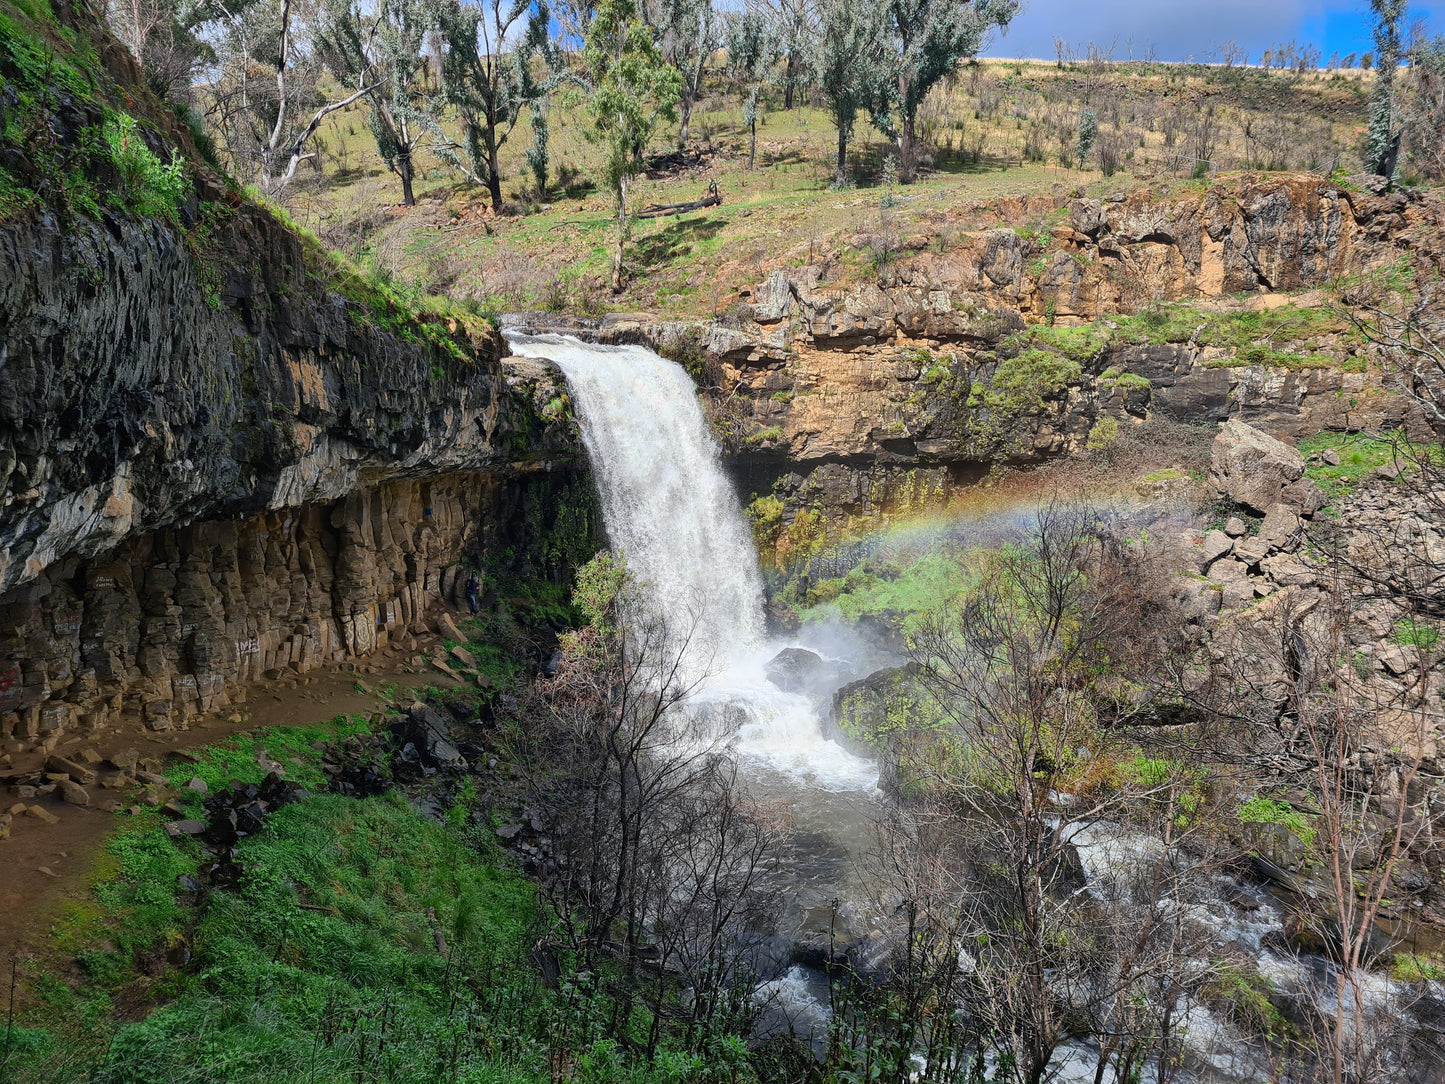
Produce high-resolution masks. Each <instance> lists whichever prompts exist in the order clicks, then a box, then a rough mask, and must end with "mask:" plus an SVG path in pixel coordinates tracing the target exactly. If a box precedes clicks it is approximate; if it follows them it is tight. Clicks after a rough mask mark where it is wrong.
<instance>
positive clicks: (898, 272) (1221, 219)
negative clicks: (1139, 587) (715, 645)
mask: <svg viewBox="0 0 1445 1084" xmlns="http://www.w3.org/2000/svg"><path fill="white" fill-rule="evenodd" d="M925 218H926V221H925V222H923V223H921V224H920V227H919V232H917V233H916V234H913V235H900V236H899V237H898V238H897V239H896V252H894V253H893V254H892V255H890V256H889V257H888V258H887V260H886V261H885V262H882V263H880V265H879V266H878V267H877V270H876V274H875V275H873V276H871V278H870V279H869V280H867V281H864V282H863V283H861V284H853V285H832V284H830V282H829V281H828V275H829V268H828V266H827V261H828V260H830V259H832V258H833V257H835V256H838V255H839V254H838V253H824V254H822V256H821V257H820V258H819V259H818V260H816V261H815V262H812V263H807V264H803V265H788V266H782V267H778V268H777V269H775V270H774V271H772V273H771V274H770V275H769V277H768V278H767V279H766V280H765V281H764V282H762V283H761V284H759V285H758V286H757V287H756V288H755V289H753V290H751V291H749V292H747V293H746V294H745V296H744V297H742V298H740V299H739V302H738V303H737V304H736V305H735V306H734V307H733V309H732V310H730V312H729V313H728V314H726V315H725V316H724V317H722V318H719V319H717V320H713V321H708V322H695V321H665V320H656V319H653V318H651V317H648V316H645V315H613V316H609V317H605V318H603V319H601V320H595V321H571V322H570V324H569V326H570V327H572V328H574V329H576V330H577V331H578V332H579V333H581V334H584V335H590V336H593V337H596V338H598V339H600V340H601V341H608V342H646V343H649V344H651V345H653V346H654V347H656V348H657V349H659V350H660V351H662V352H663V353H665V354H668V355H669V356H672V357H675V358H677V359H678V360H680V361H682V362H684V363H685V364H687V365H688V366H689V368H690V369H691V370H692V371H693V372H694V374H695V375H696V376H697V378H698V382H699V384H700V385H701V386H702V387H703V389H704V393H705V396H706V399H707V401H708V403H709V406H710V409H711V411H712V413H713V416H714V418H715V420H716V422H717V428H718V431H719V434H720V436H721V438H722V440H723V441H724V443H725V445H726V449H727V453H728V456H729V459H730V461H731V462H732V463H733V465H734V470H735V473H736V475H737V477H738V478H739V481H740V487H741V488H742V490H743V494H744V497H745V499H746V498H747V496H748V495H749V494H752V495H754V496H758V495H761V496H764V497H766V498H768V501H772V502H776V503H775V504H773V505H770V506H769V514H770V515H771V514H773V512H772V510H773V509H776V510H777V514H776V524H775V528H776V529H775V531H774V538H775V540H776V543H777V546H778V551H779V552H778V556H779V558H780V559H781V558H782V557H783V555H784V554H785V553H786V552H787V551H788V548H789V546H790V545H791V544H793V543H796V542H798V541H800V540H802V539H805V538H806V537H807V536H809V535H810V534H816V532H817V531H818V530H820V529H825V527H844V528H847V527H850V526H857V525H862V526H866V525H867V524H869V523H877V522H878V521H880V520H883V519H886V518H887V517H889V516H892V515H898V514H907V513H911V512H916V511H920V510H922V509H925V508H927V507H929V506H931V505H937V504H941V503H943V502H946V501H947V500H948V499H949V498H950V497H951V496H952V495H954V494H956V493H958V492H960V491H961V490H963V489H964V488H966V487H969V486H972V485H974V484H975V483H976V482H977V481H978V480H979V479H980V478H982V477H983V476H985V475H986V474H987V473H988V471H989V470H990V469H991V468H992V467H993V466H994V465H995V464H1000V463H1004V464H1027V463H1039V462H1043V461H1045V460H1047V459H1050V458H1052V457H1056V456H1061V455H1067V454H1077V453H1081V452H1083V451H1084V450H1085V448H1086V446H1087V445H1088V443H1089V439H1090V435H1091V433H1096V434H1103V435H1107V433H1108V432H1109V431H1110V429H1109V427H1110V426H1112V427H1116V430H1117V431H1122V432H1129V431H1132V430H1135V429H1138V428H1140V427H1141V426H1143V425H1144V424H1145V423H1146V422H1148V421H1149V420H1150V419H1151V418H1155V417H1166V418H1171V419H1175V420H1180V421H1186V422H1194V423H1204V424H1212V423H1217V422H1222V421H1224V420H1225V419H1226V418H1230V417H1235V418H1239V419H1242V420H1244V421H1246V422H1248V423H1249V424H1251V425H1257V426H1260V427H1261V428H1264V429H1266V430H1268V431H1269V432H1271V433H1275V434H1278V435H1281V436H1284V437H1286V438H1297V437H1301V436H1305V435H1309V434H1312V433H1314V432H1317V431H1319V430H1321V429H1345V428H1361V427H1367V428H1393V427H1396V426H1398V425H1400V424H1402V423H1405V422H1408V421H1413V422H1414V423H1416V424H1418V421H1419V419H1418V418H1413V419H1412V418H1411V415H1410V412H1409V410H1408V408H1407V406H1406V404H1405V402H1404V400H1403V399H1401V398H1400V397H1398V396H1395V395H1393V394H1391V388H1390V387H1389V386H1388V384H1389V382H1388V381H1387V380H1386V379H1385V377H1384V372H1383V367H1382V365H1381V362H1380V357H1379V355H1378V352H1377V351H1376V350H1375V348H1374V347H1373V346H1372V345H1370V344H1369V343H1367V342H1365V341H1363V340H1362V339H1360V338H1359V336H1358V335H1356V334H1355V333H1354V329H1353V328H1352V327H1351V326H1350V324H1349V322H1348V320H1347V319H1346V318H1344V317H1343V316H1342V315H1341V316H1338V317H1334V318H1332V317H1331V316H1330V314H1329V306H1330V304H1331V303H1330V301H1329V299H1328V297H1327V296H1326V295H1325V294H1323V293H1321V292H1320V288H1321V287H1325V286H1327V285H1331V284H1338V283H1340V282H1344V281H1348V280H1352V279H1354V280H1362V279H1366V278H1369V277H1370V276H1383V275H1388V274H1389V273H1390V272H1391V270H1392V269H1398V268H1400V267H1402V266H1404V265H1406V264H1410V263H1413V264H1415V265H1417V266H1419V267H1423V268H1428V267H1430V266H1438V265H1439V262H1440V259H1441V254H1442V251H1445V246H1442V242H1441V236H1442V223H1445V205H1442V201H1441V200H1440V198H1439V197H1438V196H1434V195H1429V196H1422V195H1420V194H1418V193H1411V194H1405V193H1393V194H1390V195H1386V196H1376V195H1370V194H1368V193H1365V192H1360V191H1353V190H1350V189H1348V188H1344V187H1340V186H1337V185H1335V184H1333V183H1331V182H1329V181H1326V180H1324V179H1322V178H1320V177H1318V176H1308V177H1283V178H1282V177H1278V176H1276V177H1269V178H1265V179H1260V178H1257V177H1254V176H1250V175H1244V176H1240V177H1235V178H1230V179H1227V180H1224V181H1221V182H1219V183H1216V184H1213V185H1211V186H1208V187H1206V188H1203V189H1200V188H1198V187H1196V186H1191V185H1182V186H1181V185H1175V186H1174V187H1173V188H1172V189H1171V188H1170V187H1169V186H1167V185H1165V186H1156V187H1154V188H1149V189H1143V190H1140V191H1138V192H1133V193H1127V194H1126V193H1123V192H1120V193H1116V194H1114V195H1112V196H1110V197H1109V198H1107V199H1104V200H1098V199H1086V198H1080V197H1070V196H1066V195H1058V196H1046V197H1030V198H1027V199H1005V200H999V201H996V202H994V203H990V204H987V205H965V206H960V207H956V208H952V209H950V210H948V211H940V212H937V213H934V214H931V215H930V216H925ZM867 240H868V239H867V238H861V237H860V241H859V243H860V244H865V243H866V242H867ZM1406 288H1407V289H1408V286H1407V287H1406ZM1300 291H1303V292H1302V293H1301V292H1300ZM1175 303H1178V304H1175ZM1171 306H1172V307H1171ZM1281 309H1282V310H1283V315H1282V316H1281V318H1280V319H1278V320H1276V319H1274V318H1273V317H1272V315H1271V314H1273V313H1275V312H1276V311H1279V310H1281ZM541 319H542V320H543V321H545V322H549V323H555V320H553V319H552V318H549V317H543V318H541ZM524 320H525V318H524ZM1231 320H1234V322H1233V323H1231V322H1230V321H1231ZM1249 321H1253V323H1250V322H1249ZM1300 325H1305V326H1306V328H1307V330H1308V334H1305V332H1303V331H1300V330H1298V327H1299V326H1300ZM1292 327H1293V328H1295V330H1293V331H1291V330H1285V331H1284V333H1283V334H1281V329H1290V328H1292ZM1241 329H1243V330H1241ZM1101 420H1105V428H1104V429H1102V430H1096V427H1097V426H1099V424H1100V422H1101ZM765 503H766V502H765ZM755 519H756V517H755ZM822 521H826V524H825V525H824V524H823V523H822ZM764 541H765V542H766V538H765V539H764Z"/></svg>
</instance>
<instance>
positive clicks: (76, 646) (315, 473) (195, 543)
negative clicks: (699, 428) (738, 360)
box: [0, 206, 599, 747]
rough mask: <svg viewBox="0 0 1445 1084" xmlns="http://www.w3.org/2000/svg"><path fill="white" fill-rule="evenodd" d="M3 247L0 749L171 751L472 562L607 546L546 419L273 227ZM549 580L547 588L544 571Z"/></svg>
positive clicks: (497, 358)
mask: <svg viewBox="0 0 1445 1084" xmlns="http://www.w3.org/2000/svg"><path fill="white" fill-rule="evenodd" d="M215 214H216V216H217V217H216V219H215V220H213V222H212V223H211V229H212V231H213V232H212V234H211V236H210V239H209V241H208V244H207V246H206V248H205V249H204V250H198V249H197V247H196V246H195V243H194V241H191V242H186V241H183V240H182V239H181V236H180V234H179V232H178V231H176V230H174V229H173V228H172V227H169V226H167V225H165V224H163V223H160V222H158V221H154V220H139V219H134V218H127V217H124V216H119V215H113V216H112V215H108V216H107V219H106V221H105V222H104V223H94V222H88V221H77V222H71V223H67V224H66V225H65V227H64V228H62V227H61V224H60V223H58V222H57V221H55V220H54V219H53V218H51V217H49V216H48V215H47V214H46V213H43V212H37V213H36V214H34V215H31V216H28V217H23V218H21V219H19V220H14V221H10V222H8V223H5V224H4V225H0V254H3V255H0V262H3V266H4V267H5V268H6V273H5V275H4V276H0V328H3V338H0V738H3V739H8V740H9V741H10V742H12V743H13V744H14V745H15V747H27V746H31V745H36V744H40V745H43V744H45V743H47V742H50V743H53V742H54V741H55V740H57V739H58V737H59V736H60V735H61V734H63V733H65V732H67V731H71V730H73V729H75V728H77V727H80V728H85V729H93V728H98V727H102V726H108V725H124V726H138V725H142V724H143V725H145V726H148V727H152V728H156V729H164V728H169V727H172V726H177V725H184V723H185V721H186V720H187V719H188V718H189V717H190V716H192V715H193V714H195V713H196V712H198V711H202V710H208V709H211V708H215V707H219V706H221V705H224V704H226V703H228V702H230V701H231V700H233V699H236V698H239V697H242V696H244V686H245V683H246V682H247V681H249V680H251V679H254V678H257V677H260V676H261V675H262V674H264V673H266V672H268V671H275V670H278V669H282V668H285V667H288V666H289V667H293V668H295V669H298V670H304V669H308V668H310V667H312V666H315V665H318V664H320V663H322V662H325V661H328V660H334V659H338V658H344V657H349V656H356V655H362V654H365V653H366V652H368V651H370V650H372V649H373V648H375V647H377V646H379V645H381V644H385V643H386V642H387V641H388V640H389V639H391V638H395V637H399V636H400V637H405V636H408V635H411V634H412V633H415V632H419V631H422V630H423V629H424V628H425V627H426V622H427V616H426V614H427V610H428V607H429V606H430V605H433V604H435V603H436V602H438V601H439V600H440V599H441V598H442V597H443V596H446V595H448V594H450V593H452V592H453V589H454V583H453V581H454V580H455V579H457V571H458V567H459V566H458V563H459V562H461V561H463V560H467V559H470V560H478V559H480V558H481V557H482V556H483V555H484V554H486V553H488V552H498V551H500V550H501V549H502V548H504V547H505V546H512V547H513V548H515V549H517V550H518V551H521V552H528V553H531V554H534V555H535V556H534V559H533V560H534V571H538V572H553V573H557V574H561V572H562V571H564V568H563V566H565V564H566V563H567V559H568V558H569V557H570V556H571V553H570V551H568V552H567V553H565V554H564V553H562V552H559V551H558V549H557V547H556V546H555V545H552V544H551V536H552V535H553V533H561V534H563V535H567V536H569V537H571V538H573V539H579V538H580V539H583V540H584V541H583V544H582V545H581V546H580V547H579V549H582V550H585V549H586V548H587V545H588V544H590V543H591V542H593V541H595V539H596V537H597V536H598V531H599V528H598V525H597V522H596V518H595V515H593V498H592V495H591V489H590V483H589V482H588V480H587V479H586V478H585V476H583V477H579V476H578V475H577V474H576V471H575V468H578V467H580V466H581V465H582V464H580V463H579V461H578V449H577V447H576V445H575V444H574V442H573V437H574V436H575V434H574V433H573V432H572V430H571V427H570V423H569V422H567V421H566V420H565V419H556V420H553V421H550V422H548V421H544V420H543V418H542V413H541V412H542V410H543V409H544V406H545V404H546V403H547V402H548V401H549V400H550V398H551V397H553V396H554V395H555V394H556V389H555V388H554V387H553V386H552V384H551V378H550V377H549V375H548V374H547V373H546V372H545V371H544V370H540V369H537V368H536V367H528V368H527V369H525V370H522V369H520V368H518V369H512V368H509V367H508V366H506V365H504V364H503V362H502V360H501V354H502V348H501V345H502V344H501V340H500V338H499V336H498V335H497V333H496V331H495V330H494V329H493V328H492V327H491V326H490V325H489V324H486V323H485V322H482V321H472V322H469V323H462V322H459V321H457V320H455V319H454V320H447V321H441V320H433V321H430V322H427V321H422V320H419V319H417V318H416V317H414V316H412V315H410V314H408V313H407V312H405V311H404V310H403V309H402V308H400V307H399V306H397V305H396V304H395V302H394V300H392V299H389V298H388V297H387V296H386V295H385V294H384V293H381V292H378V291H376V290H374V289H371V288H368V287H366V286H365V285H364V284H361V283H357V282H354V281H349V280H347V279H346V278H345V276H344V275H342V274H341V273H340V272H339V271H338V270H337V269H334V268H331V267H329V266H328V265H326V264H325V263H324V262H321V261H319V260H318V258H317V254H316V253H314V252H308V251H306V250H305V246H304V245H303V242H302V241H301V239H300V238H298V237H297V236H296V235H295V234H293V233H291V232H290V231H289V230H287V229H286V228H284V227H283V226H282V225H281V224H280V223H278V222H277V221H276V220H275V219H274V218H272V217H271V216H270V215H269V214H268V213H266V212H264V211H262V210H261V209H259V208H255V207H250V206H242V207H240V208H238V209H235V210H224V209H222V210H219V211H217V212H215ZM549 565H550V566H551V567H550V568H548V567H547V566H549Z"/></svg>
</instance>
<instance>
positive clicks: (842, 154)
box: [833, 128, 848, 188]
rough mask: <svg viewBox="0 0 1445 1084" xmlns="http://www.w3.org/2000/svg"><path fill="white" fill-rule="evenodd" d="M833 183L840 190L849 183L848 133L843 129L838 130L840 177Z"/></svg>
mask: <svg viewBox="0 0 1445 1084" xmlns="http://www.w3.org/2000/svg"><path fill="white" fill-rule="evenodd" d="M833 183H834V184H835V185H836V186H837V187H839V188H842V187H843V186H844V185H845V184H847V183H848V133H847V132H845V131H844V130H843V129H842V128H839V129H838V176H837V179H836V180H835V181H834V182H833Z"/></svg>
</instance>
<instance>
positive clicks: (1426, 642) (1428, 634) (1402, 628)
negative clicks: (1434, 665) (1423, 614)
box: [1393, 617, 1440, 651]
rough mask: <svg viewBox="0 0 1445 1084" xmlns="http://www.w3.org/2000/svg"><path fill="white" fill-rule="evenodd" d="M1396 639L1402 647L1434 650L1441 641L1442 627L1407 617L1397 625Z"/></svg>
mask: <svg viewBox="0 0 1445 1084" xmlns="http://www.w3.org/2000/svg"><path fill="white" fill-rule="evenodd" d="M1393 638H1394V641H1395V643H1397V644H1400V645H1401V646H1402V647H1415V648H1419V649H1420V650H1421V651H1434V650H1435V648H1436V647H1437V646H1439V643H1440V629H1439V628H1437V627H1436V626H1434V625H1431V624H1427V623H1426V622H1423V621H1415V620H1413V619H1411V618H1408V617H1407V618H1405V619H1404V620H1402V621H1401V622H1400V623H1399V624H1397V625H1396V626H1395V630H1394V637H1393Z"/></svg>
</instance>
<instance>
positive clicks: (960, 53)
mask: <svg viewBox="0 0 1445 1084" xmlns="http://www.w3.org/2000/svg"><path fill="white" fill-rule="evenodd" d="M1018 10H1019V3H1018V0H888V2H887V3H885V4H884V5H883V7H882V15H883V20H884V26H883V56H882V58H881V65H880V72H879V75H880V78H879V80H878V82H877V92H876V94H875V95H874V97H873V99H872V113H873V124H874V126H875V127H877V128H878V130H879V131H881V132H883V133H885V134H886V135H887V136H888V137H889V138H890V139H892V140H894V142H896V143H897V145H898V179H899V180H900V181H902V182H903V183H904V184H909V183H911V182H912V181H913V180H914V178H915V177H917V175H918V107H919V106H921V105H922V104H923V100H924V99H925V98H927V97H928V92H929V91H931V90H932V89H933V88H934V87H935V86H937V85H938V83H939V82H940V81H941V80H942V79H944V78H945V77H946V76H947V75H949V74H950V73H951V72H952V71H953V70H954V69H955V68H956V67H958V64H959V61H961V60H964V59H966V58H968V57H971V56H976V55H977V54H978V51H979V49H981V48H982V47H983V43H984V41H985V39H986V38H987V36H988V33H989V31H991V30H992V29H994V28H995V27H998V28H1007V27H1008V24H1009V20H1011V19H1012V18H1013V17H1014V15H1016V14H1017V13H1018Z"/></svg>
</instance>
